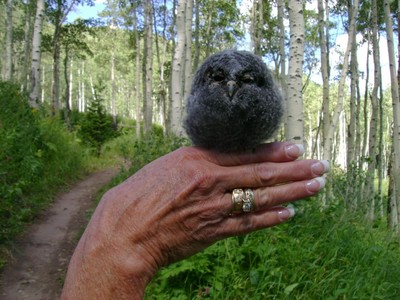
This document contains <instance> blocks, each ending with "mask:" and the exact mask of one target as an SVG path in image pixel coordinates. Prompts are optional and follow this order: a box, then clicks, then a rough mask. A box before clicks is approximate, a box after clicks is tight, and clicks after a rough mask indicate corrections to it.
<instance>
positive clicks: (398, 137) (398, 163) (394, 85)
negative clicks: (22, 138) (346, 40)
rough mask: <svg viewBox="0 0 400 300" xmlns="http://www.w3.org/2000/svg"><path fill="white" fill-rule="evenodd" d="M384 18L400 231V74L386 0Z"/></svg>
mask: <svg viewBox="0 0 400 300" xmlns="http://www.w3.org/2000/svg"><path fill="white" fill-rule="evenodd" d="M383 6H384V12H385V14H384V17H385V23H386V36H387V44H388V53H389V62H390V64H389V68H390V79H391V92H392V106H393V141H392V142H393V150H394V151H393V155H392V167H391V176H392V178H393V191H392V192H391V197H392V199H391V201H393V203H395V207H396V208H397V210H396V211H392V213H393V214H396V215H397V217H396V218H393V220H396V222H397V223H396V224H393V227H394V228H393V229H395V230H396V231H398V232H399V231H400V228H399V223H398V222H399V219H400V218H399V217H400V104H399V82H398V81H400V74H396V56H395V53H394V45H393V23H392V19H391V16H390V1H388V0H384V5H383ZM399 71H400V61H399Z"/></svg>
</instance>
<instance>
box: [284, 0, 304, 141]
mask: <svg viewBox="0 0 400 300" xmlns="http://www.w3.org/2000/svg"><path fill="white" fill-rule="evenodd" d="M288 9H289V23H290V53H289V71H288V81H287V82H288V85H287V87H288V90H287V99H290V101H291V102H290V103H288V107H287V118H288V120H287V123H288V126H287V132H286V138H287V140H292V141H295V142H296V143H301V144H302V143H304V120H303V96H302V88H303V83H302V75H303V60H304V58H303V55H304V15H303V1H299V0H290V1H289V2H288Z"/></svg>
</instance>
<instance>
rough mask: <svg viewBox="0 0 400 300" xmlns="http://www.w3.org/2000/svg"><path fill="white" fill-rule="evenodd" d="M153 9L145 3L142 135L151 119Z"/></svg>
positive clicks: (147, 0)
mask: <svg viewBox="0 0 400 300" xmlns="http://www.w3.org/2000/svg"><path fill="white" fill-rule="evenodd" d="M152 14H153V8H152V4H151V0H146V2H145V40H144V41H145V44H144V49H145V50H144V59H143V63H144V65H143V74H144V76H143V96H144V100H143V116H144V133H145V134H147V133H149V132H150V130H151V126H152V119H153V15H152Z"/></svg>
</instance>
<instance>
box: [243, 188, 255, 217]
mask: <svg viewBox="0 0 400 300" xmlns="http://www.w3.org/2000/svg"><path fill="white" fill-rule="evenodd" d="M244 195H245V196H244V198H243V205H242V210H243V212H251V211H253V210H254V192H253V190H252V189H245V190H244Z"/></svg>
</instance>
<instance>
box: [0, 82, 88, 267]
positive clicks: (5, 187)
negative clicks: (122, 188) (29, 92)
mask: <svg viewBox="0 0 400 300" xmlns="http://www.w3.org/2000/svg"><path fill="white" fill-rule="evenodd" d="M42 115H44V113H42V112H41V111H38V110H35V109H32V108H30V107H29V105H28V98H27V96H26V95H24V94H21V93H20V91H19V87H18V86H16V85H14V84H11V83H7V82H0V246H1V245H3V244H5V243H7V242H9V241H10V240H12V239H13V238H14V237H15V235H16V234H18V233H19V232H21V230H22V229H23V227H24V224H26V223H27V222H29V221H31V220H32V218H34V216H35V215H36V214H37V212H38V211H39V210H40V209H41V208H43V207H44V205H46V204H47V203H48V202H49V201H50V200H51V199H52V196H53V195H54V193H55V192H56V191H57V189H58V188H59V187H60V186H61V185H62V184H65V183H66V182H68V181H69V180H71V179H72V178H74V177H76V176H77V173H79V172H80V171H82V170H83V167H84V161H85V157H86V156H87V151H86V150H85V149H84V148H83V147H82V146H81V145H80V144H79V143H78V141H77V139H76V137H75V136H74V134H73V133H70V132H68V131H67V130H66V129H65V126H64V125H63V123H62V122H60V121H59V120H58V119H55V118H44V117H43V116H42ZM0 248H1V247H0ZM0 252H1V251H0ZM0 256H1V255H0ZM1 260H2V259H1V257H0V266H1V263H2V262H1Z"/></svg>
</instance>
